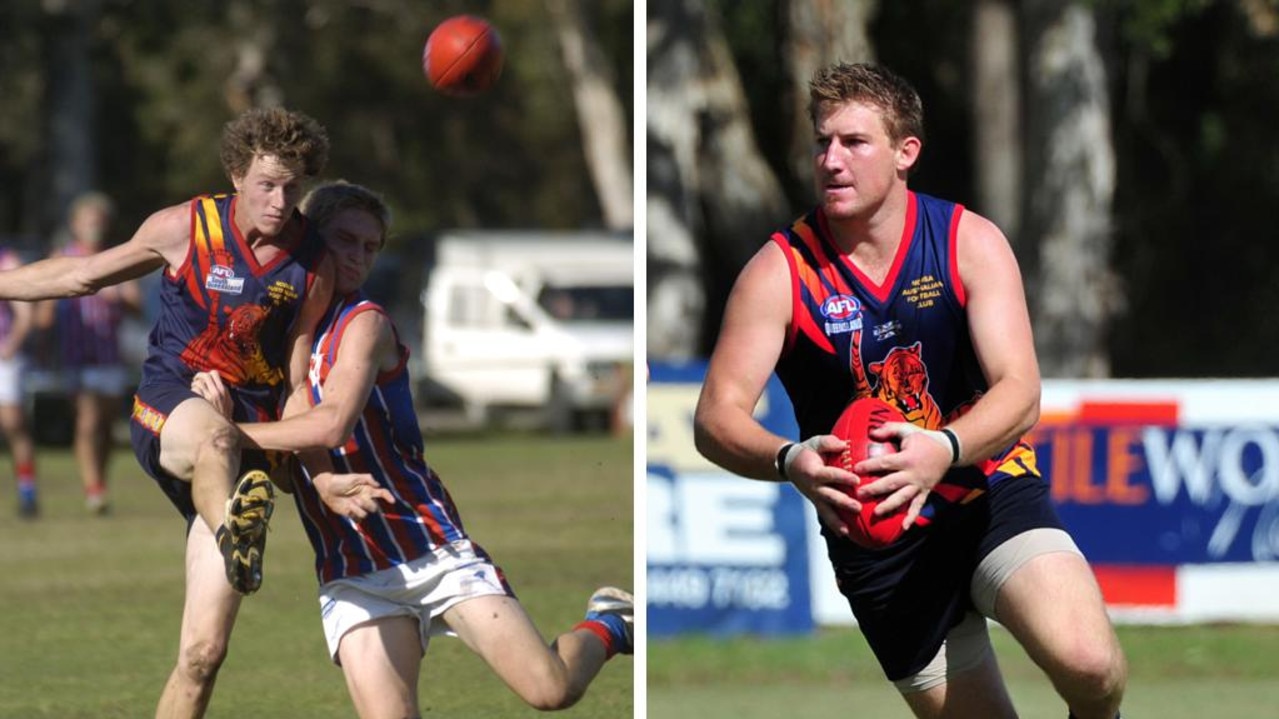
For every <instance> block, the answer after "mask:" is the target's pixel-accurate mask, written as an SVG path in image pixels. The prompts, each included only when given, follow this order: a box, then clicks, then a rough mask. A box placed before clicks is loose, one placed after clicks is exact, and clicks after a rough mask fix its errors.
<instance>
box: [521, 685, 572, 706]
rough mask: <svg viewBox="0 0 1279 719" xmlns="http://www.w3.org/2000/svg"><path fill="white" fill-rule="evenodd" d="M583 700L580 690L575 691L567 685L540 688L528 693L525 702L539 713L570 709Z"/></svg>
mask: <svg viewBox="0 0 1279 719" xmlns="http://www.w3.org/2000/svg"><path fill="white" fill-rule="evenodd" d="M581 698H582V692H581V691H580V690H574V689H573V688H572V687H569V686H568V685H567V684H564V685H560V686H547V687H538V688H537V689H536V690H534V691H532V692H529V693H527V694H526V695H525V696H524V701H525V702H527V703H528V705H529V706H531V707H533V708H534V709H537V710H538V711H544V712H550V711H558V710H560V709H568V708H569V707H571V706H573V705H574V704H576V703H577V702H578V700H579V699H581Z"/></svg>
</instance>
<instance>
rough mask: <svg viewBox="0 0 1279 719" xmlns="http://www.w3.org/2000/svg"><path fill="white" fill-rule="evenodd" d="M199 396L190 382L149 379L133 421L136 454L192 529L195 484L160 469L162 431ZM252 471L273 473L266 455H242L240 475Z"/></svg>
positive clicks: (249, 452) (247, 452)
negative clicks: (181, 406)
mask: <svg viewBox="0 0 1279 719" xmlns="http://www.w3.org/2000/svg"><path fill="white" fill-rule="evenodd" d="M198 396H199V395H197V394H196V393H195V392H193V391H192V390H191V386H190V380H189V379H187V380H182V379H178V378H160V379H156V378H149V379H147V380H146V381H144V382H143V384H142V385H141V386H140V387H138V393H137V394H136V395H134V397H133V412H132V417H131V419H130V422H129V434H130V438H131V440H132V443H133V453H134V455H136V456H137V458H138V464H140V465H142V470H143V471H145V472H146V473H147V474H148V475H150V477H151V478H152V479H154V480H155V482H156V484H158V485H160V489H161V490H163V491H164V493H165V495H166V496H168V498H169V501H170V502H172V503H173V506H174V507H176V508H177V510H178V512H180V513H181V514H182V516H183V517H186V520H187V525H188V527H189V526H190V523H191V522H192V521H194V520H195V518H196V517H197V516H199V514H198V512H196V509H195V502H194V501H193V500H192V499H191V482H190V480H189V479H188V480H181V479H178V478H177V477H175V476H173V475H172V474H170V473H169V472H167V471H166V470H165V469H164V468H163V467H161V466H160V428H161V427H162V426H163V425H164V422H165V420H167V419H168V417H169V414H170V413H172V412H173V410H174V408H176V407H177V406H178V405H179V404H182V403H183V402H185V401H186V400H188V399H191V398H192V397H198ZM243 413H244V408H243V407H241V406H240V403H238V402H237V403H236V407H235V409H234V411H233V414H235V415H237V420H239V419H240V417H239V415H242V414H243ZM241 421H242V420H241ZM251 469H261V470H263V471H269V470H270V463H269V462H268V460H267V456H266V453H265V452H262V451H259V450H245V451H243V452H241V453H240V474H243V473H244V472H247V471H249V470H251Z"/></svg>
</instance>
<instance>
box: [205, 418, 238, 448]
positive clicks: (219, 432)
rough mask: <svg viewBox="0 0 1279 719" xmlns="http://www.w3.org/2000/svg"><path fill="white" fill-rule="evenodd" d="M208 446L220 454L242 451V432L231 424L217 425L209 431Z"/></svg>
mask: <svg viewBox="0 0 1279 719" xmlns="http://www.w3.org/2000/svg"><path fill="white" fill-rule="evenodd" d="M208 447H209V449H210V450H212V451H213V452H216V453H217V454H220V455H225V456H231V455H236V454H239V453H240V432H239V430H237V429H236V428H235V427H233V426H232V425H230V424H222V425H219V426H218V427H215V428H214V429H213V431H212V432H210V433H209V441H208Z"/></svg>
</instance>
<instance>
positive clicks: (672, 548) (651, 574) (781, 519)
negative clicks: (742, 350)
mask: <svg viewBox="0 0 1279 719" xmlns="http://www.w3.org/2000/svg"><path fill="white" fill-rule="evenodd" d="M649 369H650V373H651V374H650V381H649V386H648V393H647V394H648V427H649V430H648V448H647V462H648V478H647V504H648V519H647V521H648V528H647V534H648V546H647V556H648V577H647V594H648V615H647V616H648V633H649V635H650V636H664V635H671V634H676V633H682V632H702V633H708V634H736V633H754V634H779V633H799V632H807V631H809V630H811V629H812V627H813V617H812V610H811V604H812V601H811V590H810V587H809V576H808V547H807V540H806V524H805V522H806V517H807V515H806V512H808V511H809V510H808V505H807V502H806V501H805V500H804V499H803V497H801V496H800V495H799V494H798V493H797V492H795V490H794V488H792V487H791V486H790V485H787V484H783V483H773V482H761V481H754V480H749V479H743V478H741V477H737V476H735V475H731V474H729V473H727V472H725V471H724V470H722V469H719V468H718V467H716V466H714V465H712V464H711V463H710V462H708V461H707V460H706V459H704V458H702V457H701V456H700V455H699V454H698V453H697V451H696V449H695V448H694V447H693V410H694V408H695V407H696V405H697V395H698V392H699V391H700V389H701V382H702V376H703V375H704V373H705V370H706V365H705V363H704V362H697V363H690V364H683V365H675V364H653V365H651V366H650V368H649ZM757 412H758V416H759V418H760V420H761V422H762V423H763V424H764V426H765V427H768V428H769V429H770V430H772V431H773V432H776V433H778V434H780V435H782V436H784V437H794V436H795V435H796V433H797V428H796V426H795V423H794V417H793V416H792V414H791V411H790V403H789V402H788V401H787V400H786V397H785V394H784V393H783V392H782V390H781V386H780V384H778V383H777V382H776V380H774V381H773V382H772V383H770V385H769V387H768V389H767V391H766V394H765V396H764V397H763V398H762V399H761V402H760V405H759V407H758V408H757Z"/></svg>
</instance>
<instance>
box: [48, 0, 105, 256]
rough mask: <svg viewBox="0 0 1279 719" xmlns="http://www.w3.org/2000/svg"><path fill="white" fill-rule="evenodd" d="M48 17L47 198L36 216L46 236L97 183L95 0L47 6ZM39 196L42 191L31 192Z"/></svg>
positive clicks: (96, 5)
mask: <svg viewBox="0 0 1279 719" xmlns="http://www.w3.org/2000/svg"><path fill="white" fill-rule="evenodd" d="M44 10H45V12H46V13H47V22H46V28H47V33H46V37H45V59H44V62H45V68H46V72H47V77H48V87H47V90H46V95H45V98H46V103H47V105H46V108H47V109H46V111H47V113H48V128H49V130H48V132H49V135H48V159H47V162H48V173H49V194H48V195H46V196H45V197H46V199H47V200H49V201H48V202H47V203H45V204H44V205H43V207H41V208H40V209H39V211H38V212H36V213H35V215H34V216H36V217H40V228H39V230H40V234H41V235H42V236H44V237H49V236H50V234H51V232H52V230H53V228H55V227H58V226H59V225H60V224H61V223H62V221H63V219H64V217H65V215H66V211H67V208H68V207H70V205H71V201H72V200H74V199H75V197H76V195H79V194H80V193H82V192H85V191H87V190H90V189H93V187H94V183H96V182H97V164H96V157H97V147H96V144H95V142H94V140H95V137H94V127H95V125H94V100H95V93H94V85H93V66H92V64H91V62H90V58H89V50H90V48H91V47H92V46H93V43H92V40H91V37H90V33H91V30H92V28H93V27H94V26H95V25H96V23H97V17H98V13H99V11H100V4H99V2H98V0H85V1H84V2H71V3H62V2H51V1H48V2H45V3H44ZM32 196H33V197H41V193H33V195H32Z"/></svg>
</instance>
